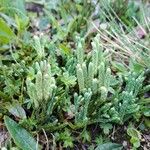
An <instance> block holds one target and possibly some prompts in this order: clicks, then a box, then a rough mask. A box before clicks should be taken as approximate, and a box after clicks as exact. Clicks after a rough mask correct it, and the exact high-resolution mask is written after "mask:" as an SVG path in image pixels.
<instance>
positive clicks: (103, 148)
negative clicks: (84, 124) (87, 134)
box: [95, 142, 123, 150]
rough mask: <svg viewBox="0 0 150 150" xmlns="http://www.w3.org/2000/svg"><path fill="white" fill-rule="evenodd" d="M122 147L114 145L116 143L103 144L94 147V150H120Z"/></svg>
mask: <svg viewBox="0 0 150 150" xmlns="http://www.w3.org/2000/svg"><path fill="white" fill-rule="evenodd" d="M122 148H123V147H122V145H120V144H116V143H111V142H109V143H105V144H100V145H99V146H97V147H96V149H95V150H122Z"/></svg>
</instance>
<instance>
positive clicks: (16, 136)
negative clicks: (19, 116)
mask: <svg viewBox="0 0 150 150" xmlns="http://www.w3.org/2000/svg"><path fill="white" fill-rule="evenodd" d="M4 122H5V125H6V127H7V129H8V131H9V133H10V135H11V137H12V138H13V140H14V142H15V144H16V145H17V146H18V147H19V148H21V149H22V150H39V149H40V148H39V147H38V144H37V142H36V141H35V139H34V138H33V137H32V136H31V135H30V134H29V133H28V132H27V131H26V130H25V129H24V128H22V127H21V126H19V125H18V124H17V123H16V122H15V121H14V120H12V119H11V118H9V117H8V116H5V117H4Z"/></svg>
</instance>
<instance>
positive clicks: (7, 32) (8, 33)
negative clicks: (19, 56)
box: [0, 19, 15, 44]
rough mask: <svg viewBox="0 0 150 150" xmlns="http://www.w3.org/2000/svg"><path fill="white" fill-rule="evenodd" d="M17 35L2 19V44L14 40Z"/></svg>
mask: <svg viewBox="0 0 150 150" xmlns="http://www.w3.org/2000/svg"><path fill="white" fill-rule="evenodd" d="M14 37H15V34H14V33H13V31H12V29H11V28H10V27H9V26H8V25H7V23H6V22H5V21H4V20H3V19H0V44H1V43H2V44H7V43H9V42H11V40H12V39H14Z"/></svg>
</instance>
